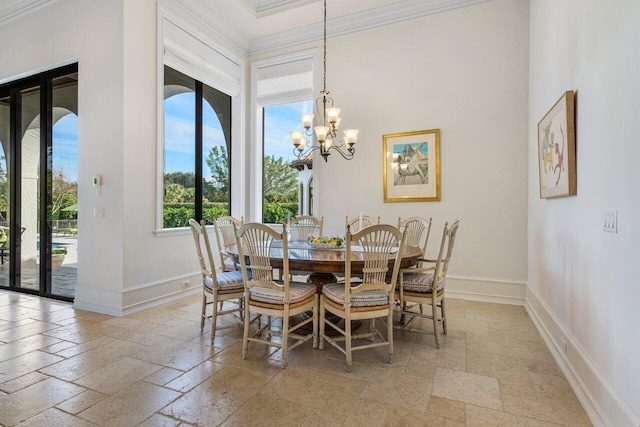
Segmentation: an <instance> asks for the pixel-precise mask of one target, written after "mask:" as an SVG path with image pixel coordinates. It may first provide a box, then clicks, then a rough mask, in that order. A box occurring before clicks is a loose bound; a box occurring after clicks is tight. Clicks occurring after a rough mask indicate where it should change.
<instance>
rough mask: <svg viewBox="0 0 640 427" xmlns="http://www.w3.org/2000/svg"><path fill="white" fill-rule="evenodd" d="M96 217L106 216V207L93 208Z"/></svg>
mask: <svg viewBox="0 0 640 427" xmlns="http://www.w3.org/2000/svg"><path fill="white" fill-rule="evenodd" d="M93 217H94V218H104V208H93Z"/></svg>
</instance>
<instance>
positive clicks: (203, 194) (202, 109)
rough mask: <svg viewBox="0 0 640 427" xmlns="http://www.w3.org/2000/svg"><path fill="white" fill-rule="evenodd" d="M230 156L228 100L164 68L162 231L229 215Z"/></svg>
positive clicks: (227, 97)
mask: <svg viewBox="0 0 640 427" xmlns="http://www.w3.org/2000/svg"><path fill="white" fill-rule="evenodd" d="M230 153H231V96H229V95H227V94H225V93H223V92H221V91H219V90H216V89H214V88H212V87H209V86H207V85H206V84H204V83H202V82H201V81H198V80H196V79H194V78H191V77H189V76H187V75H185V74H183V73H181V72H179V71H177V70H174V69H173V68H171V67H168V66H165V67H164V171H163V209H162V216H163V228H175V227H185V226H186V225H187V223H188V221H189V218H195V219H197V220H200V219H204V220H205V221H208V222H212V221H213V219H214V218H215V217H218V216H222V215H228V214H229V212H230V203H231V168H230V165H231V155H230Z"/></svg>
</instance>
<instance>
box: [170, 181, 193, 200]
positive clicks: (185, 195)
mask: <svg viewBox="0 0 640 427" xmlns="http://www.w3.org/2000/svg"><path fill="white" fill-rule="evenodd" d="M194 201H195V187H191V188H185V187H183V186H182V185H180V184H178V183H176V182H169V183H166V181H165V185H164V202H165V203H187V202H190V203H192V204H193V203H194Z"/></svg>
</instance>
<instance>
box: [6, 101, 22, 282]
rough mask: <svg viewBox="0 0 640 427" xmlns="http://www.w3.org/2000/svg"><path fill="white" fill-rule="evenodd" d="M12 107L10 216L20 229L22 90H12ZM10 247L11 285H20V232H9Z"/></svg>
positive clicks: (14, 225) (15, 228) (10, 223)
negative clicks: (19, 142) (18, 197)
mask: <svg viewBox="0 0 640 427" xmlns="http://www.w3.org/2000/svg"><path fill="white" fill-rule="evenodd" d="M10 103H11V108H10V113H9V115H10V122H11V124H10V126H9V128H10V134H11V136H10V143H9V153H10V154H9V170H10V171H11V172H10V173H11V183H10V185H9V204H10V210H11V212H10V214H9V215H10V217H11V219H10V220H9V229H10V230H20V215H21V209H20V204H19V203H17V202H18V199H17V195H18V194H19V193H20V188H21V184H22V180H21V179H20V178H19V177H21V176H22V167H21V162H20V161H18V159H20V158H21V157H22V151H21V149H20V148H21V147H20V145H19V144H18V141H19V139H20V134H21V130H22V93H21V91H20V90H13V91H11V99H10ZM9 247H10V251H11V256H10V257H9V266H10V274H11V277H10V280H9V286H11V287H19V285H18V284H19V283H20V262H19V261H20V234H19V233H10V234H9Z"/></svg>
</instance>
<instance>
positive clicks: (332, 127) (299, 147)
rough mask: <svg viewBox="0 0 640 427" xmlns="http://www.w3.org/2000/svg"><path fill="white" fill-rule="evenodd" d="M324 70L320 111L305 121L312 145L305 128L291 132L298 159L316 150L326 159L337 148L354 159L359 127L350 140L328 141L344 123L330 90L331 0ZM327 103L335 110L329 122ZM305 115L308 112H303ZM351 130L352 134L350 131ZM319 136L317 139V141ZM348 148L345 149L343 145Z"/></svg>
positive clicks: (325, 12) (342, 153) (345, 155)
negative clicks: (329, 39)
mask: <svg viewBox="0 0 640 427" xmlns="http://www.w3.org/2000/svg"><path fill="white" fill-rule="evenodd" d="M322 65H323V74H322V91H321V92H320V96H319V97H318V98H316V102H315V104H316V105H315V106H316V113H317V114H315V115H313V121H312V122H311V123H310V124H309V121H305V120H308V119H304V117H303V122H304V127H305V131H304V135H306V136H308V137H312V138H311V145H309V142H310V141H308V140H307V141H305V142H304V144H303V143H302V139H303V138H302V136H301V135H302V134H303V132H298V131H293V132H291V135H292V138H293V141H294V148H293V154H294V155H295V156H296V157H297V158H298V160H303V159H304V158H306V157H309V156H311V155H312V153H313V152H314V151H315V150H318V151H319V152H320V155H321V156H322V157H323V158H324V161H325V162H326V161H327V158H328V157H329V156H330V155H331V150H335V151H337V152H338V153H339V154H340V155H341V156H342V157H343V158H344V159H346V160H351V159H352V158H353V156H354V154H355V151H356V150H355V147H354V144H355V142H356V139H357V135H358V130H357V129H351V130H348V131H349V132H347V131H345V138H346V141H347V143H345V142H344V141H343V140H340V141H339V142H336V143H335V144H333V145H330V146H329V147H328V148H327V147H326V145H325V143H326V141H327V140H329V138H327V137H330V138H331V140H335V139H336V137H337V131H338V129H337V128H338V126H339V125H340V120H341V119H340V117H339V114H340V109H339V108H337V107H334V106H333V98H331V97H329V91H328V90H327V0H324V25H323V63H322ZM327 107H329V108H331V109H332V111H331V113H330V114H329V120H332V121H331V122H327ZM303 116H304V115H303ZM313 124H315V125H316V127H318V126H322V128H318V132H319V133H320V135H321V137H322V138H323V139H322V140H321V141H320V140H318V135H317V132H316V128H315V127H314V126H313ZM347 133H348V135H347ZM314 139H315V141H314ZM329 144H331V141H329V142H328V144H327V145H329ZM343 148H344V149H343Z"/></svg>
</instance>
